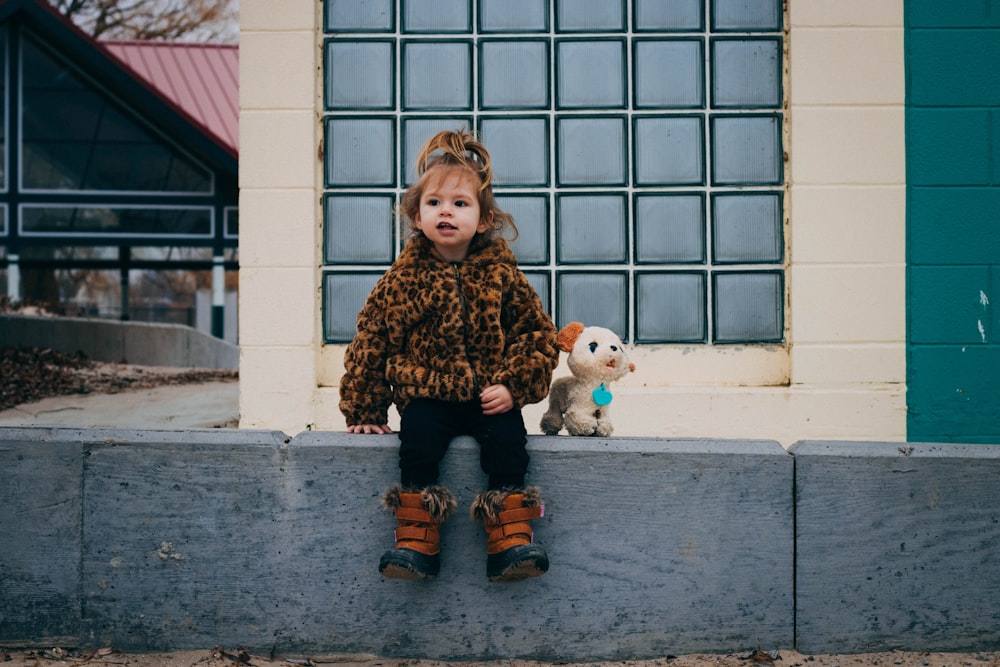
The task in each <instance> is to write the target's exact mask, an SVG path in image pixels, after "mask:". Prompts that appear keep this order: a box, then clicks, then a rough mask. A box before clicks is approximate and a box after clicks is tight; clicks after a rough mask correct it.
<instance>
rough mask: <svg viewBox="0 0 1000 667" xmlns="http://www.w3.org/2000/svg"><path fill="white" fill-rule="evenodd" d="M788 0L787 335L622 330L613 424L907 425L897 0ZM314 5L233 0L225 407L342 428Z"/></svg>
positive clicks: (889, 434)
mask: <svg viewBox="0 0 1000 667" xmlns="http://www.w3.org/2000/svg"><path fill="white" fill-rule="evenodd" d="M788 4H789V21H788V28H789V39H788V47H789V51H790V58H789V61H790V66H789V72H788V76H787V77H786V85H787V92H788V95H789V99H790V107H789V123H788V143H787V144H786V149H787V152H788V155H789V161H788V163H786V172H785V173H786V180H787V182H788V184H789V186H788V196H787V199H786V216H787V220H788V222H787V224H788V248H789V253H788V262H789V270H788V288H789V295H790V297H789V304H788V311H787V326H788V340H789V345H788V346H787V347H773V348H768V349H765V348H738V347H735V348H728V347H727V348H719V349H705V348H704V347H700V348H696V347H682V346H642V347H639V348H636V349H635V350H634V351H633V357H634V361H635V362H636V365H637V367H638V368H637V372H636V373H635V374H633V375H632V376H630V377H629V378H628V379H627V380H626V381H624V382H622V383H621V384H620V385H618V387H617V390H616V398H615V401H614V404H613V408H614V411H615V412H614V422H615V425H616V434H617V435H636V436H662V437H741V438H746V437H749V438H772V439H777V440H779V441H781V442H782V443H784V444H786V445H787V444H790V443H792V442H794V441H796V440H800V439H812V438H837V439H877V440H903V439H905V436H906V413H905V302H904V301H905V300H904V296H905V294H904V276H905V265H904V261H905V260H904V239H905V197H904V186H905V170H904V159H905V155H904V135H903V117H904V109H903V100H904V71H903V2H902V0H879V2H871V1H870V0H792V2H789V3H788ZM321 5H322V3H320V2H316V1H314V0H242V2H241V38H240V104H241V113H240V148H241V155H240V188H241V190H240V262H241V269H240V337H241V340H240V345H241V361H240V412H241V421H240V425H241V427H242V428H270V429H279V430H283V431H285V432H286V433H288V434H290V435H294V434H297V433H299V432H301V431H303V430H306V429H307V428H316V429H324V430H326V429H333V430H339V429H342V428H343V427H344V422H343V419H342V418H341V416H340V413H339V411H338V409H337V390H336V385H337V380H338V378H339V375H340V373H341V370H342V369H341V357H342V354H343V347H342V346H323V345H322V344H321V341H322V335H321V330H322V327H321V317H322V309H321V304H320V270H319V269H320V262H321V238H320V225H321V222H322V216H321V211H320V201H321V192H322V187H321V167H322V161H321V160H320V158H319V153H320V139H321V132H320V118H321V109H322V99H321V94H320V91H321V66H322V58H321V35H320V26H321ZM560 372H565V370H564V368H562V367H561V369H560ZM544 407H545V406H544V404H541V405H537V406H529V407H528V408H526V409H525V420H526V422H527V425H528V430H529V432H535V433H537V432H538V421H539V418H540V416H541V413H542V412H543V410H544Z"/></svg>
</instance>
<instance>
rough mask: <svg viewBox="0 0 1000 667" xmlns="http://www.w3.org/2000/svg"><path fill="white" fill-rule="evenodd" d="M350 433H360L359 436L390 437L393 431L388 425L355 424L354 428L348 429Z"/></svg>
mask: <svg viewBox="0 0 1000 667" xmlns="http://www.w3.org/2000/svg"><path fill="white" fill-rule="evenodd" d="M347 432H348V433H358V434H362V433H363V434H372V433H375V434H377V435H389V434H390V433H392V429H391V428H389V425H388V424H382V425H381V426H380V425H378V424H355V425H354V426H348V427H347Z"/></svg>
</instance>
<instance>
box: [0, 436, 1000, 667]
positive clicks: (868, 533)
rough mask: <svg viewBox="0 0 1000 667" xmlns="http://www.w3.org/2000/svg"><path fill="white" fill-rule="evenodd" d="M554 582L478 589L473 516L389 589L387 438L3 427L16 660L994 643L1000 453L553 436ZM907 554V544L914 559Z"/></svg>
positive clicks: (542, 478)
mask: <svg viewBox="0 0 1000 667" xmlns="http://www.w3.org/2000/svg"><path fill="white" fill-rule="evenodd" d="M529 447H530V452H531V455H532V475H531V479H530V481H531V482H532V483H534V484H537V485H539V486H540V487H541V488H542V491H543V495H544V497H545V500H546V514H545V517H544V518H542V519H540V520H538V521H536V522H535V536H536V540H537V541H538V542H539V543H540V544H542V545H544V546H545V547H546V549H547V550H548V551H549V554H550V558H551V561H552V568H551V570H550V571H549V572H548V573H547V574H546V575H545V576H543V577H540V578H538V579H534V580H528V581H524V582H520V583H517V584H491V583H489V582H488V581H487V580H486V577H485V536H484V535H483V532H482V528H481V527H480V526H478V525H477V524H475V523H473V522H472V521H471V519H469V518H468V514H467V508H468V506H469V503H470V502H471V500H472V498H473V496H474V494H475V493H476V492H477V491H478V490H479V489H480V488H481V487H482V485H483V483H484V478H483V475H482V474H481V472H480V471H479V467H478V451H477V449H478V448H477V445H476V444H475V442H474V441H472V440H471V439H468V438H460V439H458V440H456V441H455V442H454V443H453V445H452V450H451V451H450V452H449V454H448V456H447V457H446V459H445V464H444V466H443V468H442V481H444V482H446V483H447V484H448V485H449V487H450V488H452V490H453V491H454V492H455V493H456V495H457V496H458V499H459V502H460V507H461V508H462V510H461V511H460V512H458V513H457V514H456V516H455V517H453V518H452V519H451V520H450V521H449V522H447V523H446V524H445V525H444V527H443V531H442V533H443V536H442V538H443V552H442V569H441V574H440V576H439V577H438V578H437V579H436V580H433V581H431V582H425V583H412V582H401V581H393V580H386V579H383V578H382V577H380V576H379V574H378V572H377V567H376V564H377V561H378V558H379V555H380V554H381V553H382V551H384V550H385V549H387V548H389V547H390V546H391V544H392V530H393V528H394V521H393V518H392V516H391V514H389V513H388V512H386V511H385V510H382V509H381V508H380V507H379V495H380V492H381V491H382V490H383V489H384V488H385V487H387V486H388V485H389V484H391V483H393V482H394V481H395V480H396V477H397V474H398V469H397V458H396V452H397V441H396V439H395V437H394V436H367V437H352V436H348V435H346V434H342V433H329V432H305V433H302V434H301V435H298V436H296V437H294V438H289V437H288V436H286V435H285V434H283V433H281V432H278V431H252V430H219V429H210V430H194V431H155V430H145V431H144V430H129V431H126V430H82V429H67V428H6V429H2V428H0V465H2V466H3V469H4V470H5V471H7V477H8V479H9V480H11V483H9V484H7V485H4V486H2V487H0V526H2V527H3V528H2V529H3V535H4V539H3V540H0V644H7V645H38V644H42V645H59V644H62V645H67V644H74V645H81V646H83V645H85V646H98V645H112V646H115V647H116V648H120V649H124V650H165V649H185V648H204V647H206V646H213V645H228V646H235V645H238V646H245V647H248V648H252V649H254V650H258V651H262V650H267V651H275V652H276V653H278V654H285V655H288V654H295V653H370V654H376V655H381V656H385V657H415V658H431V659H442V660H461V659H477V660H487V659H502V658H513V657H522V658H532V659H537V660H549V661H587V660H625V659H638V658H650V657H662V656H664V655H668V654H677V653H682V652H701V651H705V652H731V651H738V650H745V649H746V648H748V647H751V648H752V647H756V646H758V645H761V646H765V647H792V646H795V647H797V648H799V650H803V651H806V652H818V651H826V650H837V651H838V652H845V651H846V652H851V651H863V650H870V649H889V648H905V649H911V650H935V649H937V650H948V649H953V648H954V649H957V648H971V649H982V650H986V649H989V648H996V647H998V646H1000V630H998V629H997V628H1000V623H998V622H997V621H998V620H1000V619H998V618H997V614H998V613H1000V612H998V611H997V607H996V605H995V604H994V601H995V600H997V599H1000V591H998V590H997V586H998V585H1000V584H997V583H995V582H1000V576H997V575H998V574H1000V572H998V567H1000V566H997V565H996V564H995V562H996V558H995V557H994V556H995V553H996V545H997V544H998V543H1000V499H998V494H997V493H996V492H995V491H994V488H993V487H994V486H995V485H994V484H993V480H995V479H996V472H997V467H998V466H1000V449H995V448H990V447H978V448H977V447H960V446H958V447H956V446H943V445H919V444H911V445H899V444H895V443H893V444H889V443H842V442H834V443H831V442H824V443H799V444H797V445H796V446H795V447H794V448H793V454H794V456H793V455H789V453H788V452H786V451H785V450H784V449H782V448H781V447H780V446H779V445H778V444H777V443H775V442H771V441H739V440H723V441H713V440H658V439H629V438H614V439H597V438H595V439H585V438H570V437H535V438H532V440H531V444H530V446H529ZM900 545H902V546H900Z"/></svg>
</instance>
